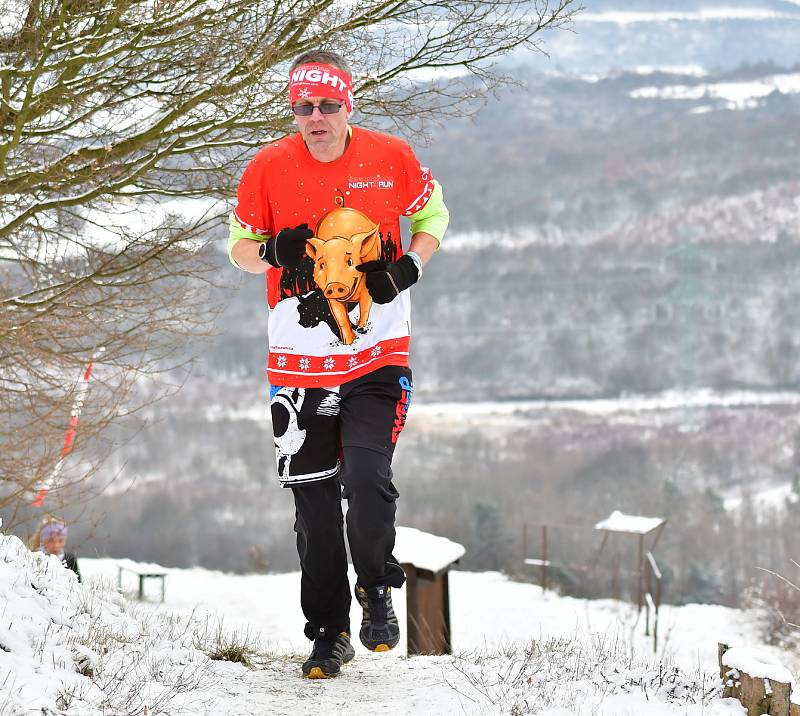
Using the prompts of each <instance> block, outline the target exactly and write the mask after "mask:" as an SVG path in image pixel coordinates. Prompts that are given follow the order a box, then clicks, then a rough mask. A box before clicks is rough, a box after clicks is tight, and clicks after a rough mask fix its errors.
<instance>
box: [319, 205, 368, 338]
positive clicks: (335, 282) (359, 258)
mask: <svg viewBox="0 0 800 716" xmlns="http://www.w3.org/2000/svg"><path fill="white" fill-rule="evenodd" d="M378 229H379V226H378V224H375V223H373V222H372V221H371V220H370V219H369V217H368V216H366V215H365V214H363V213H362V212H360V211H358V210H357V209H351V208H348V207H344V206H341V205H340V206H339V207H338V208H336V209H333V210H332V211H330V212H328V213H327V214H325V216H323V217H322V218H321V219H320V220H319V222H318V223H317V226H316V228H315V230H314V237H313V238H311V239H309V240H308V241H307V242H306V254H307V255H308V256H309V257H310V258H311V259H312V260H313V261H314V283H316V285H317V287H318V288H319V289H320V290H321V291H322V293H323V295H324V296H325V298H326V300H327V301H328V306H329V307H330V310H331V315H332V316H333V318H334V320H335V321H336V325H337V326H338V328H339V334H340V338H341V341H342V343H344V344H346V345H350V344H351V343H352V342H353V341H355V339H356V335H355V332H354V331H353V326H352V324H351V323H350V316H349V315H348V313H347V305H348V304H353V303H358V311H359V314H358V325H357V328H359V329H365V328H366V325H367V321H368V320H369V312H370V309H371V308H372V297H371V296H370V295H369V291H367V286H366V275H365V274H364V273H362V272H361V271H357V270H356V266H359V265H360V264H362V263H366V262H367V261H376V260H378V259H379V258H380V253H381V241H380V233H379V231H378Z"/></svg>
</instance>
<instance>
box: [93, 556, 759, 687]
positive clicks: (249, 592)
mask: <svg viewBox="0 0 800 716" xmlns="http://www.w3.org/2000/svg"><path fill="white" fill-rule="evenodd" d="M81 569H82V570H83V572H84V574H85V575H86V577H87V578H89V579H99V580H103V581H105V582H106V583H113V584H116V574H117V572H116V567H115V563H114V560H111V559H83V560H81ZM350 581H351V584H352V583H354V582H355V576H354V575H353V574H352V573H351V575H350ZM124 587H125V588H130V589H132V588H133V582H130V583H125V584H124ZM152 588H153V592H152V595H151V596H150V592H148V595H149V596H148V598H152V599H153V600H156V599H157V598H158V590H157V587H156V585H155V584H153V585H152ZM394 597H395V598H394V600H393V601H394V606H395V611H396V612H397V616H398V619H399V620H400V623H401V624H405V618H406V605H405V590H398V591H396V592H395V593H394ZM450 600H451V628H452V641H453V649H454V651H455V652H456V653H462V652H471V651H474V650H486V649H489V650H493V649H498V648H502V647H504V646H507V645H509V644H511V643H513V642H523V643H524V642H526V641H529V640H531V639H542V638H548V637H563V636H571V635H576V636H587V635H600V636H602V637H603V638H604V639H606V640H616V639H620V640H623V641H624V642H625V643H626V644H628V645H629V647H630V648H631V649H632V650H633V651H634V652H635V653H636V654H638V655H639V656H642V657H650V655H651V654H652V642H651V640H650V639H648V638H647V637H645V636H644V626H643V624H642V623H637V614H636V609H635V607H633V606H632V605H629V604H626V603H621V602H616V601H614V600H610V599H599V600H588V599H572V598H570V597H559V596H558V595H556V594H553V593H552V592H547V593H544V594H543V593H542V590H541V588H539V587H538V586H536V585H533V584H526V583H523V582H514V581H511V580H509V579H508V578H507V577H505V576H504V575H502V574H499V573H497V572H483V573H474V572H459V571H453V572H451V573H450ZM299 605H300V574H299V572H290V573H286V574H265V575H258V574H249V575H235V574H225V573H222V572H213V571H209V570H205V569H199V568H195V569H176V570H172V572H171V574H170V576H169V577H168V579H167V601H166V604H165V605H164V606H163V607H162V606H161V605H160V604H158V603H156V602H155V601H153V602H150V603H148V606H149V608H151V609H153V610H156V611H159V610H162V609H164V610H168V611H175V610H177V611H180V612H181V613H183V614H189V613H191V612H192V611H194V612H195V613H196V614H198V615H200V614H203V613H207V614H209V615H215V616H217V617H220V618H222V619H223V620H224V623H225V624H226V625H227V626H228V627H236V628H237V629H240V630H249V631H250V632H251V633H258V635H259V637H260V639H261V640H262V642H263V643H264V645H265V646H266V648H268V649H269V650H271V651H275V652H277V653H283V654H302V653H304V652H305V651H307V650H308V641H307V640H306V638H305V637H304V636H303V624H304V623H305V620H304V619H303V615H302V613H301V612H300V606H299ZM350 621H351V624H352V625H353V627H354V628H355V627H356V626H357V625H359V624H360V623H361V610H360V607H359V606H358V605H357V604H355V600H354V602H353V605H352V607H351V611H350ZM660 632H661V645H660V647H659V654H658V656H659V658H661V659H662V660H666V661H672V662H674V663H675V665H677V666H679V667H680V668H682V669H684V670H687V671H694V670H697V669H698V668H705V669H708V670H713V669H714V668H715V665H716V659H717V643H718V642H720V641H722V642H726V643H729V644H755V643H758V642H759V641H760V639H759V636H758V624H757V622H756V620H755V618H754V617H752V616H750V615H748V614H747V613H745V612H742V611H740V610H737V609H728V608H726V607H721V606H716V605H702V604H692V605H687V606H684V607H670V606H666V607H663V609H662V612H661V624H660ZM356 642H357V640H356ZM405 652H406V642H405V634H403V635H402V637H401V642H400V644H399V646H398V649H397V653H400V654H404V653H405ZM356 653H357V654H364V655H367V654H369V652H367V651H366V649H364V648H363V647H362V646H361V644H359V643H356Z"/></svg>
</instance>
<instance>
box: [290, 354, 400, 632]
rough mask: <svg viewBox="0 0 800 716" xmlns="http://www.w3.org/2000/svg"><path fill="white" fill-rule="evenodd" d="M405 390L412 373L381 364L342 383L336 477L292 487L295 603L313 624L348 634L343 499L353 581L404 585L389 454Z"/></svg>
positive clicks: (397, 431) (333, 425) (368, 584)
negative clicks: (296, 578) (296, 574)
mask: <svg viewBox="0 0 800 716" xmlns="http://www.w3.org/2000/svg"><path fill="white" fill-rule="evenodd" d="M313 390H315V389H306V392H307V393H308V392H309V391H313ZM320 390H322V389H320ZM412 391H413V387H412V376H411V369H410V368H407V367H401V366H384V367H382V368H378V369H377V370H375V371H373V372H372V373H368V374H367V375H364V376H361V377H360V378H356V379H355V380H352V381H350V382H348V383H344V384H342V385H341V386H340V389H339V398H340V401H339V413H338V419H337V420H336V421H332V422H331V423H329V424H330V425H331V428H332V429H335V430H336V431H337V432H338V444H339V445H340V446H341V464H340V469H339V472H338V474H337V475H334V476H332V477H328V478H325V479H322V480H317V481H314V482H308V483H306V484H300V485H297V486H293V487H292V488H291V489H292V493H293V494H294V501H295V515H296V520H295V532H296V533H297V552H298V554H299V557H300V568H301V572H302V576H301V584H300V602H301V606H302V609H303V614H304V615H305V617H306V619H307V620H308V623H309V624H311V625H312V626H314V627H326V628H327V629H337V630H339V631H342V630H345V629H346V630H347V631H349V625H350V620H349V614H350V584H349V581H348V578H347V553H346V551H345V539H344V538H345V535H344V530H345V527H344V525H343V514H342V503H341V501H342V498H344V499H346V500H347V503H348V508H347V522H346V529H347V541H348V544H349V546H350V555H351V557H352V560H353V567H354V568H355V571H356V575H357V579H358V584H359V585H361V586H363V587H372V586H376V585H388V586H392V587H401V586H402V585H403V583H404V582H405V574H404V573H403V570H402V568H401V567H400V565H399V564H398V563H397V560H396V559H395V558H394V556H393V555H392V550H393V549H394V541H395V527H394V521H395V513H396V505H395V501H396V500H397V497H398V493H397V489H396V488H395V486H394V483H393V482H392V456H393V454H394V448H395V445H396V443H397V438H398V436H399V434H400V432H401V430H402V429H403V426H404V425H405V417H406V413H407V411H408V407H409V403H410V400H411V393H412ZM321 442H322V443H326V442H329V441H326V440H325V439H324V438H323V439H322V441H321ZM334 633H336V632H334Z"/></svg>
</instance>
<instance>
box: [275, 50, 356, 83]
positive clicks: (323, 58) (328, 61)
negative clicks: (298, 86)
mask: <svg viewBox="0 0 800 716" xmlns="http://www.w3.org/2000/svg"><path fill="white" fill-rule="evenodd" d="M309 62H321V63H322V64H325V65H332V66H333V67H335V68H336V69H339V70H343V71H344V72H347V74H348V75H350V76H351V77H352V76H353V71H352V70H351V69H350V65H348V64H347V60H345V59H344V57H342V56H341V55H339V54H337V53H335V52H330V51H329V50H308V52H304V53H303V54H302V55H298V56H297V57H295V58H294V62H292V66H291V67H290V68H289V74H291V73H292V72H294V71H295V69H296V68H298V67H299V66H300V65H306V64H308V63H309Z"/></svg>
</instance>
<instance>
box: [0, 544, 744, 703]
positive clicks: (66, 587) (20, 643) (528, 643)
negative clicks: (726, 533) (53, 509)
mask: <svg viewBox="0 0 800 716" xmlns="http://www.w3.org/2000/svg"><path fill="white" fill-rule="evenodd" d="M81 566H82V569H83V572H84V574H85V576H86V582H85V583H84V584H83V585H79V584H78V583H77V582H76V580H75V577H74V575H73V574H72V573H71V572H69V571H68V570H66V569H64V568H62V567H61V566H60V565H59V563H58V562H56V561H55V560H54V559H53V558H45V557H43V556H42V555H41V554H31V553H30V552H28V551H27V549H26V548H25V547H24V546H23V545H22V543H21V542H20V541H19V540H17V539H16V538H14V537H0V615H2V619H1V620H0V714H3V715H4V716H5V715H6V714H8V715H9V716H10V715H11V714H14V715H16V714H33V713H37V714H49V715H51V716H54V715H55V714H62V715H63V716H75V715H80V716H95V715H98V716H99V714H110V713H114V714H131V716H133V714H137V715H139V716H140V715H141V714H142V713H147V714H149V715H150V716H153V714H157V713H164V714H167V713H168V714H174V715H178V714H180V715H184V716H189V715H190V714H215V715H221V714H225V715H228V714H229V715H231V716H234V715H237V714H256V713H257V714H264V713H270V714H307V713H318V714H340V713H341V714H344V713H352V711H353V708H354V705H355V704H358V707H359V709H361V710H364V711H370V710H379V711H380V712H381V713H383V714H412V713H413V714H418V713H424V714H451V713H466V714H495V713H519V714H523V713H539V714H544V715H546V716H564V715H566V714H587V715H588V714H598V715H600V714H605V715H606V716H612V714H613V716H625V715H630V716H633V715H634V714H635V715H636V716H645V715H658V716H662V715H664V716H667V715H672V714H676V715H677V714H685V715H687V716H695V715H697V716H699V715H700V714H704V715H705V716H722V715H723V714H725V715H729V716H731V715H733V714H736V715H737V716H740V715H741V714H743V713H744V712H743V711H742V709H741V707H740V706H739V705H738V704H737V703H736V702H733V701H731V700H724V699H721V698H720V697H719V694H718V692H719V688H718V680H717V678H716V671H717V670H716V663H715V662H716V657H715V655H714V653H713V652H714V650H715V648H716V641H717V640H718V639H722V640H727V641H729V642H731V643H741V644H745V643H746V644H750V643H752V640H753V639H754V638H755V628H756V625H755V623H754V622H753V620H752V619H749V618H748V617H747V615H745V614H742V613H740V612H736V611H733V610H727V609H724V608H720V607H710V606H705V607H699V606H693V607H683V608H681V609H666V610H665V611H664V613H663V615H662V634H663V635H664V650H663V651H664V654H663V658H662V659H659V660H654V659H652V658H651V657H650V655H649V642H647V641H646V640H645V639H644V638H643V636H642V635H641V624H639V625H638V626H637V625H636V624H635V618H634V614H633V612H632V611H631V609H630V607H627V606H625V605H620V604H617V603H614V602H611V601H602V602H588V601H581V600H575V599H563V598H559V597H557V596H555V595H553V594H543V593H542V592H541V590H540V589H538V588H537V587H535V586H532V585H529V584H521V583H514V582H511V581H509V580H507V579H506V578H505V577H503V576H502V575H499V574H497V573H486V574H471V573H460V572H455V573H453V574H452V579H451V595H452V627H453V642H454V648H455V650H456V652H457V653H456V655H454V656H453V657H414V658H408V657H407V656H405V655H404V650H405V649H404V645H402V644H401V647H400V648H399V649H398V650H397V653H393V654H388V655H376V654H370V653H367V652H365V651H364V650H363V649H362V648H361V646H360V645H357V656H356V659H355V660H354V661H353V663H352V664H351V665H349V666H347V667H346V668H345V669H344V670H343V672H342V674H341V676H340V677H339V678H338V679H336V680H332V681H329V682H307V681H304V680H303V679H301V678H299V676H298V674H299V666H300V663H301V661H302V660H303V658H304V657H305V654H306V652H307V651H308V647H309V644H308V642H307V641H306V640H305V639H304V638H303V637H302V635H301V627H302V616H301V615H300V614H299V610H298V607H297V602H298V599H297V597H298V595H297V590H298V584H299V576H298V575H297V574H282V575H248V576H232V575H226V574H222V573H215V572H209V571H205V570H200V569H191V570H173V571H171V573H170V575H169V577H168V585H167V599H166V603H165V604H164V605H161V604H159V603H157V602H150V601H148V602H147V603H145V604H143V605H139V604H135V603H131V602H129V601H127V600H126V599H124V598H122V597H121V596H119V595H117V594H116V593H115V591H114V590H113V589H112V588H110V587H109V586H108V584H107V582H108V581H115V578H116V566H115V563H114V561H113V560H105V559H102V560H86V559H84V560H82V562H81ZM404 596H405V595H404V593H403V591H402V590H401V591H399V592H398V593H397V597H396V600H395V604H396V606H397V608H398V612H399V616H400V618H401V621H402V620H403V618H404V614H405V610H404V608H403V607H404ZM352 618H353V619H354V620H356V619H357V618H358V615H357V613H356V612H355V611H354V612H353V614H352ZM220 620H221V623H222V626H221V627H220ZM226 645H227V646H229V647H231V648H230V649H229V652H230V653H235V652H236V647H237V646H239V647H245V648H244V651H245V652H246V654H245V656H247V658H248V659H249V661H250V665H249V667H248V666H245V665H243V664H241V663H232V662H231V661H225V660H219V659H211V658H209V655H217V656H219V655H220V653H219V652H221V651H223V649H222V647H224V646H226ZM669 654H672V655H673V656H674V659H673V658H672V657H670V656H668V655H669ZM145 706H146V707H147V710H146V711H145Z"/></svg>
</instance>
